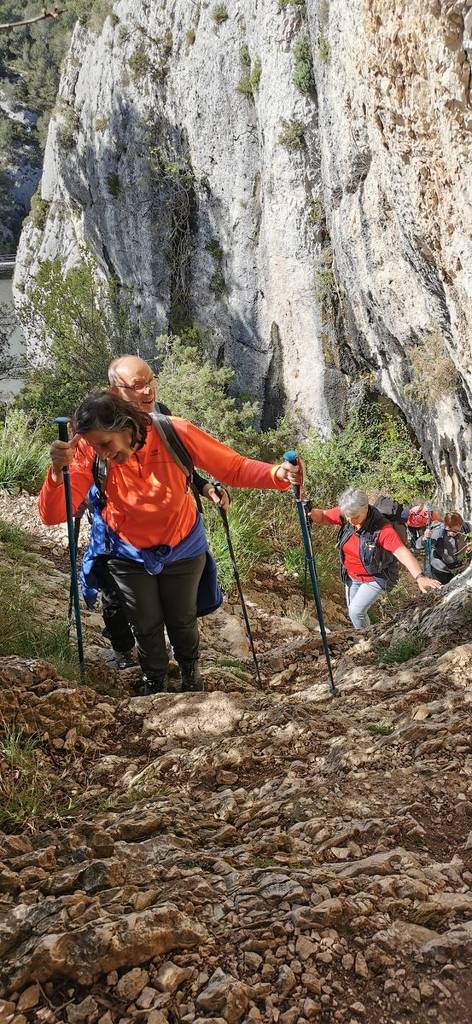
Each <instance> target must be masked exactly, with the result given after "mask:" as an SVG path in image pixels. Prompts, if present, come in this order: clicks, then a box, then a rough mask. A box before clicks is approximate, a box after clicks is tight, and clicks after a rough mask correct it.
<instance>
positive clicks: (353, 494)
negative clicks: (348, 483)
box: [338, 487, 369, 516]
mask: <svg viewBox="0 0 472 1024" xmlns="http://www.w3.org/2000/svg"><path fill="white" fill-rule="evenodd" d="M338 505H339V508H340V510H341V514H342V515H343V516H355V515H356V514H357V513H358V512H363V511H364V509H366V508H368V507H369V499H368V497H367V494H366V493H365V491H360V490H359V488H358V487H347V488H346V490H345V491H343V493H342V494H340V495H339V498H338Z"/></svg>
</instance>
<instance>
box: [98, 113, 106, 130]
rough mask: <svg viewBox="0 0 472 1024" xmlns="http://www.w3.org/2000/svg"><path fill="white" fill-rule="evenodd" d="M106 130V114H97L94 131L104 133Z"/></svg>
mask: <svg viewBox="0 0 472 1024" xmlns="http://www.w3.org/2000/svg"><path fill="white" fill-rule="evenodd" d="M107 128H108V118H107V116H106V114H97V117H96V118H95V131H97V132H104V131H106V129H107Z"/></svg>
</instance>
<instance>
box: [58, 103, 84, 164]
mask: <svg viewBox="0 0 472 1024" xmlns="http://www.w3.org/2000/svg"><path fill="white" fill-rule="evenodd" d="M57 115H58V123H57V128H56V138H57V141H58V144H59V146H60V147H61V148H62V149H65V150H66V152H69V151H70V150H72V149H74V147H75V146H76V145H77V135H78V132H79V128H80V121H79V118H78V116H77V114H76V113H75V110H73V109H72V107H71V106H69V104H66V103H61V104H60V106H59V108H58V111H57Z"/></svg>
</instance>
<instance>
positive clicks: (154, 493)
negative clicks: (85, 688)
mask: <svg viewBox="0 0 472 1024" xmlns="http://www.w3.org/2000/svg"><path fill="white" fill-rule="evenodd" d="M162 419H166V418H165V417H157V418H156V419H155V426H153V420H152V418H151V416H150V415H149V414H148V413H144V412H141V411H139V410H138V409H136V408H135V407H134V406H133V405H132V404H131V403H129V402H125V401H123V399H122V398H120V397H118V396H117V395H115V394H113V393H112V392H110V391H104V392H102V393H99V394H95V395H91V396H89V397H88V398H86V399H85V401H84V402H82V404H81V405H80V407H79V409H78V410H77V412H76V414H75V417H74V427H75V435H74V437H73V438H72V439H71V440H70V441H69V442H64V441H54V442H53V444H52V445H51V450H50V451H51V463H52V465H51V467H50V469H49V472H48V474H47V476H46V479H45V481H44V484H43V487H42V489H41V493H40V496H39V512H40V516H41V520H42V522H43V523H45V524H46V525H50V526H52V525H55V524H56V523H60V522H63V521H64V520H65V517H66V509H65V501H64V492H63V488H62V483H63V468H64V467H65V466H69V473H70V483H71V490H72V501H73V506H74V508H78V506H79V505H80V504H81V502H82V501H83V500H84V498H85V496H86V495H87V493H88V491H89V489H90V488H91V487H92V485H93V473H92V466H93V460H94V454H97V455H98V456H99V457H100V458H102V459H106V460H107V462H108V464H109V472H108V477H107V481H106V504H105V506H104V508H103V509H102V510H101V516H100V522H101V537H100V538H97V547H96V552H95V554H96V556H98V555H99V554H100V553H101V554H107V555H108V568H109V570H110V573H111V576H112V577H113V579H114V581H115V583H116V585H117V586H118V587H119V589H120V592H121V594H122V595H123V600H124V602H125V606H126V611H127V615H128V618H129V621H130V622H131V624H132V626H133V631H134V635H135V638H136V642H137V647H138V657H139V662H140V665H141V668H142V672H143V677H142V682H143V686H144V689H145V692H147V693H161V692H162V691H163V690H165V687H166V683H167V668H168V654H167V649H166V644H165V637H164V626H165V627H166V628H167V633H168V636H169V639H170V642H171V644H172V647H173V650H174V654H175V657H176V660H177V661H178V663H179V665H180V671H181V679H182V689H183V690H199V689H201V688H202V681H201V674H200V668H199V659H198V655H199V634H198V625H197V601H198V598H199V590H200V586H201V584H202V582H203V580H204V576H205V569H206V568H207V567H208V560H207V555H208V543H207V539H206V535H205V531H204V529H203V525H202V522H201V518H200V516H199V514H198V510H197V508H196V504H195V500H194V498H193V495H192V493H191V491H190V489H189V477H188V474H187V473H186V471H185V467H184V464H183V461H181V465H180V466H179V465H178V464H177V463H176V461H175V458H174V457H173V455H172V452H171V449H170V446H169V445H168V443H167V442H166V435H165V430H164V428H163V424H162V422H160V421H161V420H162ZM170 423H171V426H172V428H173V431H174V432H175V434H176V435H177V437H178V438H179V439H180V442H181V444H182V448H183V450H184V451H185V452H186V453H188V454H189V455H190V457H191V459H192V462H193V463H194V464H196V465H198V466H199V467H201V468H202V469H203V470H206V471H207V472H209V473H211V474H212V475H214V476H215V477H217V478H218V479H220V480H221V481H222V482H223V483H226V484H229V485H230V486H234V487H261V488H267V489H275V490H280V491H286V490H288V489H289V487H290V485H291V484H296V483H301V481H302V469H301V467H299V466H292V465H291V464H290V463H282V464H280V465H270V464H269V463H265V462H259V461H256V460H255V459H248V458H245V457H244V456H242V455H240V454H238V452H235V451H234V450H233V449H232V448H229V447H228V446H227V445H224V444H222V443H221V442H220V441H217V440H216V439H215V438H213V437H211V435H210V434H207V433H206V432H205V431H204V430H201V429H199V428H198V427H196V426H195V425H194V424H193V423H191V422H190V421H189V420H184V419H179V418H174V417H173V418H172V419H171V420H170ZM99 542H100V543H99ZM206 582H207V583H208V580H207V581H206Z"/></svg>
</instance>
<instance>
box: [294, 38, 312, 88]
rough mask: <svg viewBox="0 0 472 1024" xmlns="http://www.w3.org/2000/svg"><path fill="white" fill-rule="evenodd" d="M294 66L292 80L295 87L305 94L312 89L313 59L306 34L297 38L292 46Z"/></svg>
mask: <svg viewBox="0 0 472 1024" xmlns="http://www.w3.org/2000/svg"><path fill="white" fill-rule="evenodd" d="M293 56H294V66H293V81H294V84H295V85H296V87H297V89H299V90H300V92H302V93H304V94H305V95H307V94H309V93H311V92H313V91H314V88H315V79H314V75H313V59H312V55H311V46H310V41H309V39H308V37H307V36H302V37H301V38H300V39H297V42H296V43H295V46H294V47H293Z"/></svg>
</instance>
